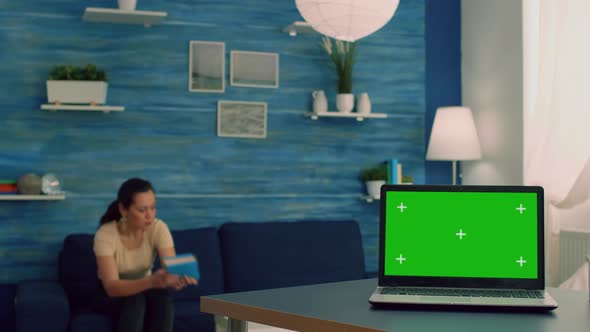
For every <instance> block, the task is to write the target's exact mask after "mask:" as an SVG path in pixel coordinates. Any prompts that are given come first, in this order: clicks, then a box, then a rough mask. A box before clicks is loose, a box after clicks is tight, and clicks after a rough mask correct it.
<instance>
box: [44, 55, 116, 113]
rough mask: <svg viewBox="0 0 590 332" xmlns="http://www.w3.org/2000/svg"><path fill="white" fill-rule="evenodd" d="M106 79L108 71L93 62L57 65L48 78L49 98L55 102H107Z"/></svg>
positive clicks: (93, 103)
mask: <svg viewBox="0 0 590 332" xmlns="http://www.w3.org/2000/svg"><path fill="white" fill-rule="evenodd" d="M106 81H107V75H106V73H105V72H104V71H103V70H98V69H97V68H96V65H93V64H88V65H86V66H85V67H82V66H73V65H60V66H56V67H54V68H53V70H52V71H51V72H50V73H49V78H48V80H47V100H48V102H50V103H55V104H91V105H97V104H105V103H106V99H107V89H108V83H107V82H106Z"/></svg>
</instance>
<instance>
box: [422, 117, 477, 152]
mask: <svg viewBox="0 0 590 332" xmlns="http://www.w3.org/2000/svg"><path fill="white" fill-rule="evenodd" d="M480 158H481V147H480V145H479V138H478V137H477V131H476V130H475V122H474V121H473V114H472V113H471V110H470V109H469V108H467V107H459V106H455V107H440V108H438V109H437V110H436V114H435V116H434V124H433V125H432V133H431V134H430V142H429V143H428V151H427V152H426V159H427V160H475V159H480Z"/></svg>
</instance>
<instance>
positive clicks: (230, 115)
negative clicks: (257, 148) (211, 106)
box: [217, 100, 267, 138]
mask: <svg viewBox="0 0 590 332" xmlns="http://www.w3.org/2000/svg"><path fill="white" fill-rule="evenodd" d="M266 131H267V104H266V103H265V102H254V101H229V100H219V101H218V102H217V136H220V137H242V138H266Z"/></svg>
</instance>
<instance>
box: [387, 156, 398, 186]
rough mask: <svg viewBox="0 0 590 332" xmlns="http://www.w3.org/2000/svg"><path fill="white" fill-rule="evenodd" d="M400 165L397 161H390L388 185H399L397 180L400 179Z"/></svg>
mask: <svg viewBox="0 0 590 332" xmlns="http://www.w3.org/2000/svg"><path fill="white" fill-rule="evenodd" d="M398 164H399V163H398V161H397V159H391V160H390V161H389V167H388V169H389V174H388V175H389V176H388V182H387V183H389V184H397V183H398V181H397V179H398V174H397V171H398Z"/></svg>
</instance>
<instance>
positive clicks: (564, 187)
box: [524, 0, 590, 286]
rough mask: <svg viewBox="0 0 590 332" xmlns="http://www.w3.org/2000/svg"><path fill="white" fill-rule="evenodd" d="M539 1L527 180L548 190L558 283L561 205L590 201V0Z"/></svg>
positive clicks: (550, 246)
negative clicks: (589, 16) (589, 196)
mask: <svg viewBox="0 0 590 332" xmlns="http://www.w3.org/2000/svg"><path fill="white" fill-rule="evenodd" d="M537 1H538V0H537ZM538 6H539V7H538V9H539V11H538V14H539V15H538V18H539V21H538V53H537V54H538V72H537V85H536V87H537V88H536V91H534V96H535V98H534V102H533V105H532V111H531V112H525V119H524V123H525V146H524V152H525V159H524V181H525V184H528V185H541V186H543V187H544V189H545V225H546V228H545V233H546V244H547V245H546V264H547V266H546V271H547V276H546V279H547V282H548V284H549V285H552V286H555V285H556V283H557V282H558V280H557V276H558V268H559V265H558V264H559V262H558V257H559V252H558V250H559V242H558V241H559V229H560V218H559V210H562V209H575V208H576V207H577V206H579V205H580V204H584V203H588V193H589V192H590V186H589V185H588V183H589V181H590V37H588V33H589V32H590V19H588V13H589V12H590V1H589V0H540V2H539V3H538ZM525 61H526V59H525ZM584 186H585V187H584ZM587 222H588V224H590V216H588V219H587Z"/></svg>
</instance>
